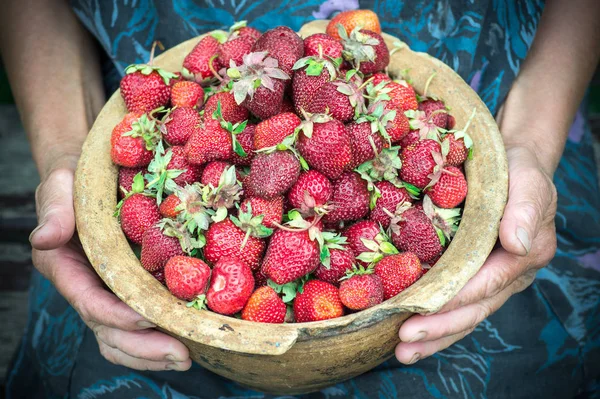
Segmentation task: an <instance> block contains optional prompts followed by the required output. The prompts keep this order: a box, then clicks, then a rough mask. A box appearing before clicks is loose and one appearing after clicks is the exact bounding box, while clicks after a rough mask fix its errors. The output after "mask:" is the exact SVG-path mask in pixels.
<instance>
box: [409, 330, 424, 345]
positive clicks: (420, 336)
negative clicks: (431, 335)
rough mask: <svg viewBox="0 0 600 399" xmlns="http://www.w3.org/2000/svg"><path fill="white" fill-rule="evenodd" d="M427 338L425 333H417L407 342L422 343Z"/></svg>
mask: <svg viewBox="0 0 600 399" xmlns="http://www.w3.org/2000/svg"><path fill="white" fill-rule="evenodd" d="M426 336H427V333H426V332H425V331H419V332H418V333H417V334H416V335H415V336H414V337H412V338H411V339H410V340H409V341H408V342H409V343H411V342H417V341H422V340H423V339H424V338H425V337H426Z"/></svg>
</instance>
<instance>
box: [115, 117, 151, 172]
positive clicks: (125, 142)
mask: <svg viewBox="0 0 600 399" xmlns="http://www.w3.org/2000/svg"><path fill="white" fill-rule="evenodd" d="M159 140H160V132H159V130H158V128H157V125H156V121H155V120H154V119H153V118H149V117H148V116H147V115H146V114H141V113H139V112H136V113H128V114H126V115H125V116H124V117H123V120H122V121H121V122H119V123H118V124H117V126H115V128H114V129H113V131H112V135H111V137H110V145H111V150H110V155H111V158H112V161H113V162H114V163H115V164H117V165H120V166H124V167H126V168H139V167H142V166H147V165H148V164H149V163H150V161H152V158H153V157H154V154H153V153H152V150H153V149H154V147H155V146H156V144H157V142H158V141H159Z"/></svg>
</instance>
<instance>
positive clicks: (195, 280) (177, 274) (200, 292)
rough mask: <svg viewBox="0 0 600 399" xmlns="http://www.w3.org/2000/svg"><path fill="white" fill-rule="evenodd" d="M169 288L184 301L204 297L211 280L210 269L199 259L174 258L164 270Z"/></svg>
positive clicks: (188, 257) (187, 257)
mask: <svg viewBox="0 0 600 399" xmlns="http://www.w3.org/2000/svg"><path fill="white" fill-rule="evenodd" d="M164 273H165V280H166V282H167V288H169V291H171V294H173V295H175V296H176V297H177V298H179V299H181V300H183V301H188V302H189V301H194V299H196V298H198V297H199V296H204V293H205V292H206V288H207V286H208V280H209V279H210V273H211V270H210V267H208V265H207V264H206V263H204V262H202V261H201V260H200V259H198V258H192V257H190V256H174V257H172V258H171V259H169V261H168V262H167V264H166V265H165V269H164Z"/></svg>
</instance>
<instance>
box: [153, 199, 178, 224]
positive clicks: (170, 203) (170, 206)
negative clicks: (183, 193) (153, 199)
mask: <svg viewBox="0 0 600 399" xmlns="http://www.w3.org/2000/svg"><path fill="white" fill-rule="evenodd" d="M179 205H181V200H180V199H179V197H178V196H177V195H175V194H171V195H169V196H168V197H167V198H165V200H164V201H163V202H161V203H160V206H159V207H158V210H159V211H160V214H161V215H162V216H163V217H166V218H170V219H175V218H176V217H177V215H179V214H180V213H181V210H179V209H177V207H178V206H179Z"/></svg>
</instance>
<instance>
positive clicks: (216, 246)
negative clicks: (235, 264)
mask: <svg viewBox="0 0 600 399" xmlns="http://www.w3.org/2000/svg"><path fill="white" fill-rule="evenodd" d="M245 239H246V233H245V232H244V231H243V230H242V229H240V228H239V227H237V226H236V225H235V224H234V223H233V222H232V221H231V220H229V219H225V220H223V221H221V222H217V223H213V224H211V225H210V227H209V228H208V231H207V232H206V245H205V247H204V258H205V259H206V260H207V261H208V262H209V263H211V264H213V265H214V264H216V263H217V262H218V261H219V259H221V258H222V257H227V256H237V257H239V258H240V259H241V260H242V261H243V262H244V263H246V264H247V265H248V266H250V268H252V270H257V269H258V267H259V264H260V259H261V257H262V254H263V252H264V250H265V242H264V240H262V239H260V238H257V237H252V236H249V237H248V238H247V242H246V245H245V246H244V248H242V244H243V243H244V240H245Z"/></svg>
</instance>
